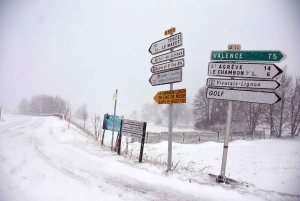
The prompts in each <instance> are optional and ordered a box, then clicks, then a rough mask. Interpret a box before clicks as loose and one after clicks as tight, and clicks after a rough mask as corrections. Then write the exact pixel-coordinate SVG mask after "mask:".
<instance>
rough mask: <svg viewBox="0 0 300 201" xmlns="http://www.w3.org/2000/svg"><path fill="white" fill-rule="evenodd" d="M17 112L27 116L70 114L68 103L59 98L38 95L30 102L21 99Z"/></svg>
mask: <svg viewBox="0 0 300 201" xmlns="http://www.w3.org/2000/svg"><path fill="white" fill-rule="evenodd" d="M19 112H20V113H21V114H29V115H44V114H54V113H57V114H62V115H64V116H66V115H67V114H69V112H70V103H69V102H68V101H65V100H64V99H62V98H60V97H59V96H55V97H53V96H49V95H38V96H33V97H32V98H31V99H30V100H27V99H26V98H23V99H22V100H21V101H20V104H19Z"/></svg>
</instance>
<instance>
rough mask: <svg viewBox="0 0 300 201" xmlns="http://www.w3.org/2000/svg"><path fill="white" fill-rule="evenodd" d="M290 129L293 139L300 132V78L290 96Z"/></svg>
mask: <svg viewBox="0 0 300 201" xmlns="http://www.w3.org/2000/svg"><path fill="white" fill-rule="evenodd" d="M289 110H290V129H291V135H292V137H294V136H297V135H298V134H299V132H300V76H298V77H296V81H295V85H294V87H293V90H292V91H291V96H290V108H289Z"/></svg>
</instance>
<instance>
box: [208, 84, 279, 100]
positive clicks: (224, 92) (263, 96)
mask: <svg viewBox="0 0 300 201" xmlns="http://www.w3.org/2000/svg"><path fill="white" fill-rule="evenodd" d="M206 98H210V99H221V100H233V101H243V102H252V103H266V104H274V103H277V102H279V101H280V100H281V98H280V97H279V96H278V95H277V94H276V93H273V92H260V91H240V90H230V89H217V88H207V92H206Z"/></svg>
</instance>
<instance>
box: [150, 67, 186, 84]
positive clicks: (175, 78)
mask: <svg viewBox="0 0 300 201" xmlns="http://www.w3.org/2000/svg"><path fill="white" fill-rule="evenodd" d="M181 81H182V69H181V68H180V69H177V70H172V71H168V72H164V73H158V74H152V76H151V77H150V79H149V82H150V84H151V85H152V86H157V85H162V84H170V83H175V82H181Z"/></svg>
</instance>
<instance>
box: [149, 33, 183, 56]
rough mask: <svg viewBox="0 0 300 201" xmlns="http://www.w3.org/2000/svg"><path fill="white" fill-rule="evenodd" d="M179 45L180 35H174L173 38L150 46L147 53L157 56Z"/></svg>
mask: <svg viewBox="0 0 300 201" xmlns="http://www.w3.org/2000/svg"><path fill="white" fill-rule="evenodd" d="M181 45H182V37H181V33H177V34H174V35H173V36H170V37H167V38H164V39H162V40H159V41H156V42H154V43H152V45H151V46H150V48H149V52H150V53H151V54H158V53H160V52H164V51H167V50H169V49H172V48H175V47H178V46H181Z"/></svg>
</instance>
